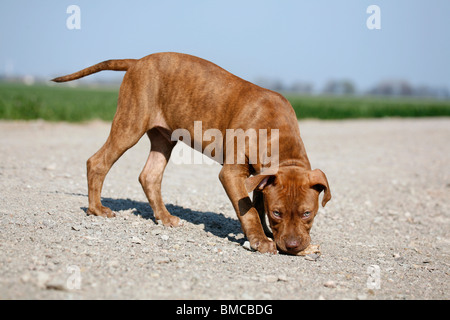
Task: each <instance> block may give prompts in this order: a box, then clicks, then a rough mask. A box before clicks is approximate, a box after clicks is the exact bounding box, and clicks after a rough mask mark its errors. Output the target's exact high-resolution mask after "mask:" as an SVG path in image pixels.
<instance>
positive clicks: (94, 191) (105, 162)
mask: <svg viewBox="0 0 450 320" xmlns="http://www.w3.org/2000/svg"><path fill="white" fill-rule="evenodd" d="M121 101H124V100H123V99H120V98H119V103H118V107H117V112H116V115H115V116H114V120H113V122H112V125H111V132H110V134H109V137H108V139H107V140H106V142H105V144H104V145H103V146H102V147H101V148H100V150H98V151H97V152H96V153H95V154H94V155H93V156H92V157H90V158H89V160H88V161H87V180H88V198H89V208H88V210H87V213H88V214H91V215H96V216H103V217H109V218H110V217H114V216H115V214H114V213H113V212H112V211H111V209H110V208H108V207H105V206H103V205H102V203H101V191H102V187H103V181H104V180H105V177H106V174H107V173H108V172H109V170H110V169H111V167H112V165H113V164H114V163H115V162H116V161H117V159H119V158H120V156H121V155H122V154H124V153H125V151H127V150H128V149H129V148H131V147H132V146H134V145H135V144H136V143H137V142H138V141H139V139H140V138H141V137H142V136H143V135H144V134H145V132H146V131H147V127H146V123H145V122H144V121H143V119H144V118H143V117H138V115H137V113H133V112H129V110H133V109H134V108H133V106H132V105H130V102H125V104H124V103H121ZM127 110H128V111H127Z"/></svg>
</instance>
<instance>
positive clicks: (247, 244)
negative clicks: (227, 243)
mask: <svg viewBox="0 0 450 320" xmlns="http://www.w3.org/2000/svg"><path fill="white" fill-rule="evenodd" d="M242 246H243V247H244V249H246V250H248V251H254V250H253V249H252V247H251V246H250V241H245V242H244V244H243V245H242Z"/></svg>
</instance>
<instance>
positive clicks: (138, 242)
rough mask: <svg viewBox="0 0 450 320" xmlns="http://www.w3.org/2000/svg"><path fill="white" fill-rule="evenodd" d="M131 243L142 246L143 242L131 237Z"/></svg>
mask: <svg viewBox="0 0 450 320" xmlns="http://www.w3.org/2000/svg"><path fill="white" fill-rule="evenodd" d="M131 242H132V243H136V244H142V243H143V242H144V240H141V239H139V238H138V237H131Z"/></svg>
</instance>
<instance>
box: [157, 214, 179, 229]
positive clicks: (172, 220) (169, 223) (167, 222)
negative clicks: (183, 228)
mask: <svg viewBox="0 0 450 320" xmlns="http://www.w3.org/2000/svg"><path fill="white" fill-rule="evenodd" d="M160 221H161V222H162V224H163V225H164V226H165V227H179V226H180V225H181V219H180V218H178V217H175V216H172V215H169V216H168V217H164V219H161V220H160Z"/></svg>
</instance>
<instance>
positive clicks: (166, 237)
mask: <svg viewBox="0 0 450 320" xmlns="http://www.w3.org/2000/svg"><path fill="white" fill-rule="evenodd" d="M161 239H162V240H164V241H167V240H169V236H168V235H167V234H163V235H161Z"/></svg>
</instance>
